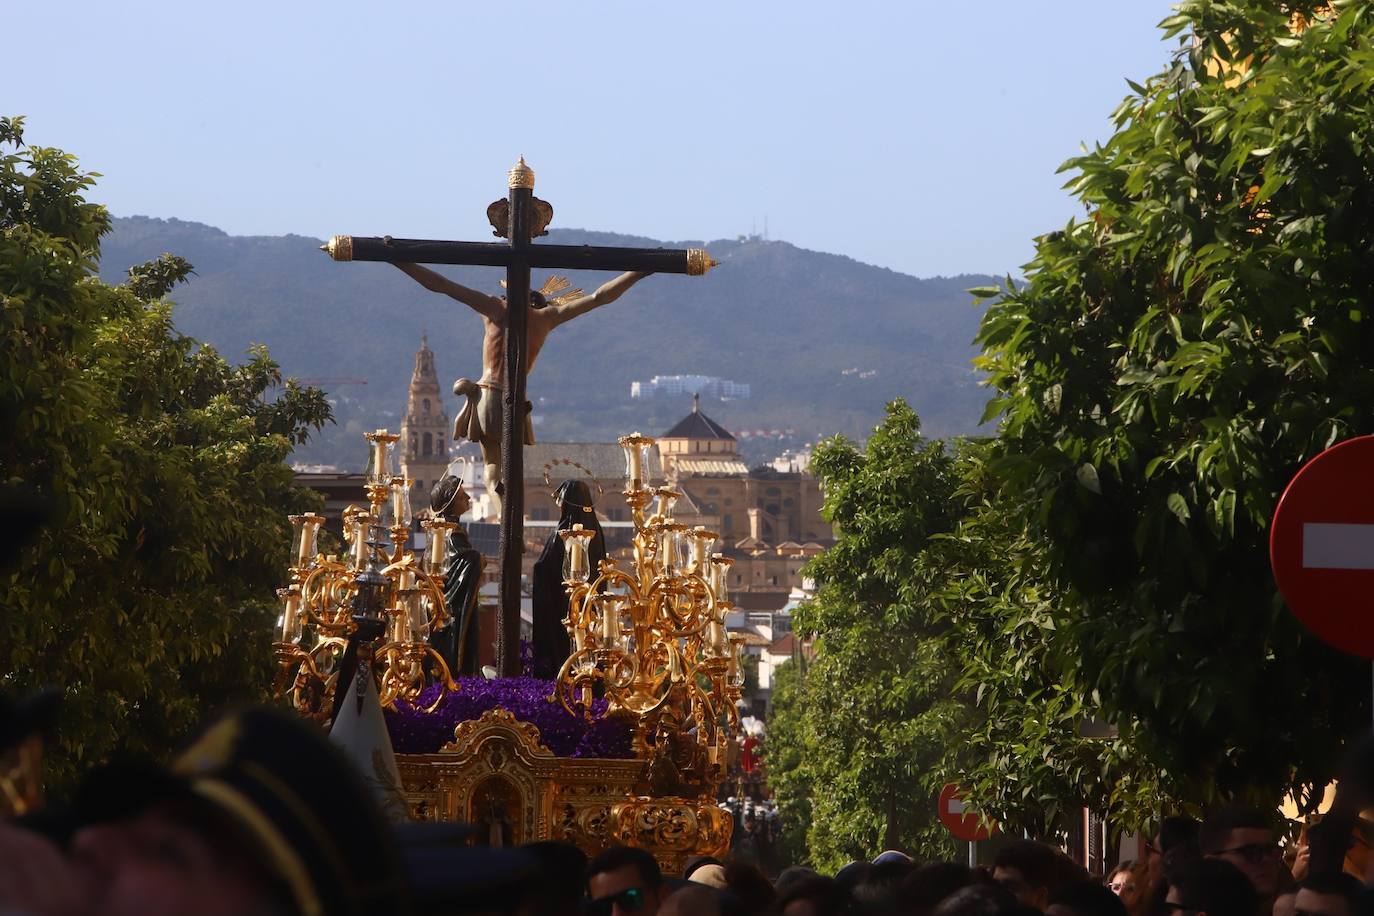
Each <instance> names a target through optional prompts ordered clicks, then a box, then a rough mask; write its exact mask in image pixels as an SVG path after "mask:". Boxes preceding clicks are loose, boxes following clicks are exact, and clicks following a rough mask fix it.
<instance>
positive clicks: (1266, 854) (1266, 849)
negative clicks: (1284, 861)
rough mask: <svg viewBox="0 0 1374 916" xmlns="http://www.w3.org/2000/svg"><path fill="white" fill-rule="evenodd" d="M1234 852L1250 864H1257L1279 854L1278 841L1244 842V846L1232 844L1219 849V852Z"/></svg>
mask: <svg viewBox="0 0 1374 916" xmlns="http://www.w3.org/2000/svg"><path fill="white" fill-rule="evenodd" d="M1228 852H1230V853H1235V854H1236V855H1238V856H1240V857H1241V858H1242V859H1244V860H1245V861H1246V862H1249V863H1250V864H1251V865H1258V864H1260V863H1261V862H1263V861H1264V860H1265V859H1268V858H1270V857H1271V856H1276V855H1278V854H1279V844H1278V843H1246V844H1245V845H1244V846H1232V847H1231V848H1230V849H1223V850H1221V853H1220V854H1225V853H1228Z"/></svg>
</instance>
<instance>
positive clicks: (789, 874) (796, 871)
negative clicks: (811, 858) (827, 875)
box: [773, 865, 820, 894]
mask: <svg viewBox="0 0 1374 916" xmlns="http://www.w3.org/2000/svg"><path fill="white" fill-rule="evenodd" d="M819 877H820V873H818V872H817V871H816V870H815V869H814V868H808V867H807V866H805V865H789V866H787V867H786V868H784V869H783V870H782V871H780V872H778V878H777V880H776V881H774V882H773V889H774V890H775V891H777V892H778V893H779V894H785V893H787V892H788V891H790V890H791V889H792V888H794V887H797V886H799V885H801V884H803V883H805V882H807V881H814V880H815V879H816V878H819Z"/></svg>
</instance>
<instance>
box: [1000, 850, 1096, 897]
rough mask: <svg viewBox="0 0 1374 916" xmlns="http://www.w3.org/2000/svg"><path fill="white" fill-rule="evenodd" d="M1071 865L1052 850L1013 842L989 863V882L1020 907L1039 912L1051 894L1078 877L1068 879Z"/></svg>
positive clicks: (1061, 854) (1057, 851)
mask: <svg viewBox="0 0 1374 916" xmlns="http://www.w3.org/2000/svg"><path fill="white" fill-rule="evenodd" d="M1072 865H1073V863H1072V862H1070V861H1069V860H1068V859H1067V858H1066V857H1065V856H1064V854H1063V853H1061V852H1060V851H1059V850H1057V849H1055V848H1054V847H1052V846H1046V845H1045V844H1044V843H1037V842H1036V841H1035V840H1013V841H1012V842H1010V843H1008V844H1007V845H1006V846H1003V847H1002V848H1001V850H999V851H998V853H997V858H996V859H994V860H993V864H992V879H993V880H994V881H996V882H997V883H998V884H1000V885H1001V886H1002V887H1004V888H1006V889H1007V891H1008V892H1010V893H1011V895H1012V896H1013V897H1015V898H1016V900H1017V902H1019V903H1021V904H1022V905H1023V906H1030V907H1034V908H1035V909H1037V910H1040V911H1042V912H1043V911H1044V909H1045V907H1046V906H1047V905H1048V904H1049V899H1050V893H1051V892H1052V891H1054V890H1055V889H1057V888H1058V887H1059V886H1060V885H1062V884H1065V883H1067V882H1068V881H1070V880H1074V879H1075V878H1077V877H1079V876H1077V875H1072V877H1071V871H1072V869H1071V868H1070V866H1072Z"/></svg>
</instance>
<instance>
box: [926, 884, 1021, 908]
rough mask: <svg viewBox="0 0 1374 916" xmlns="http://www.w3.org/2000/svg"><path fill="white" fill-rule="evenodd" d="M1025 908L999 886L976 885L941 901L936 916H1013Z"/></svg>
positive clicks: (962, 889)
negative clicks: (1012, 915)
mask: <svg viewBox="0 0 1374 916" xmlns="http://www.w3.org/2000/svg"><path fill="white" fill-rule="evenodd" d="M1023 906H1024V904H1021V903H1019V902H1017V899H1016V897H1015V895H1013V894H1012V893H1011V892H1010V891H1008V890H1007V889H1006V888H1005V887H1002V886H1001V885H999V884H974V885H970V886H969V887H965V888H960V889H959V890H957V891H955V892H954V893H952V894H950V895H949V896H948V897H946V898H945V899H944V900H941V901H940V905H939V906H937V907H936V908H935V913H934V916H1011V914H1014V913H1016V911H1017V910H1018V909H1020V908H1021V907H1023Z"/></svg>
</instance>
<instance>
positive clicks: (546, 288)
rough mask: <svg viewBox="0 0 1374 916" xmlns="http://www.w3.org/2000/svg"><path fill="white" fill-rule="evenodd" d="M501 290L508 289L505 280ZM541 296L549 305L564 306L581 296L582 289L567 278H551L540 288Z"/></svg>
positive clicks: (502, 282)
mask: <svg viewBox="0 0 1374 916" xmlns="http://www.w3.org/2000/svg"><path fill="white" fill-rule="evenodd" d="M569 287H571V289H569ZM501 288H502V289H505V288H506V281H505V280H502V281H501ZM564 290H567V292H564ZM539 295H541V296H543V297H544V301H545V302H547V303H548V304H549V305H562V304H563V303H564V302H567V301H569V300H571V299H576V298H577V297H578V296H581V295H582V290H581V288H580V287H576V286H573V285H572V281H571V280H569V279H568V278H567V277H549V278H548V279H547V280H545V281H544V285H543V286H541V287H539Z"/></svg>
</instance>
